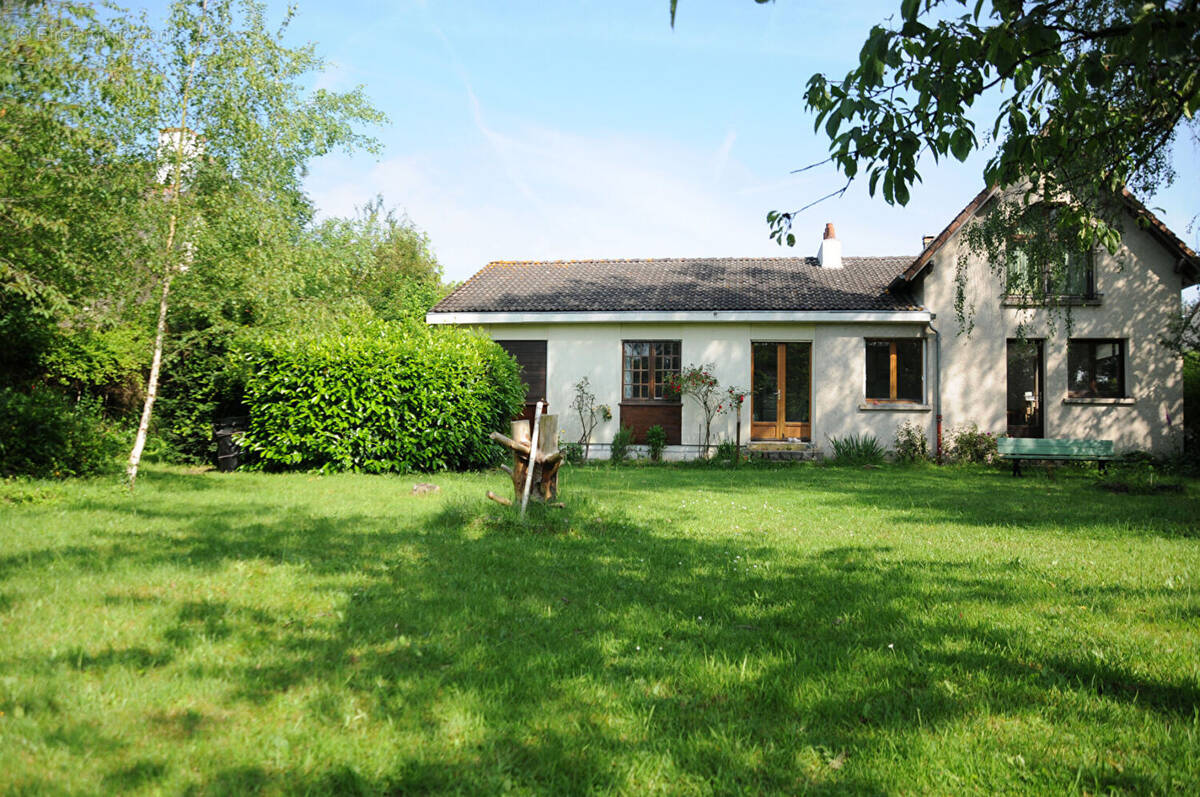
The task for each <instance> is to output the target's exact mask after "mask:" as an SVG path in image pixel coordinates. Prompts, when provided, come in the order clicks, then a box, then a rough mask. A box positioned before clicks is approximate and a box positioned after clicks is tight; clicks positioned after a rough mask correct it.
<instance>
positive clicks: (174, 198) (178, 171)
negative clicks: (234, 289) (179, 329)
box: [125, 0, 208, 490]
mask: <svg viewBox="0 0 1200 797" xmlns="http://www.w3.org/2000/svg"><path fill="white" fill-rule="evenodd" d="M200 13H201V15H202V18H201V22H200V31H201V35H203V32H204V21H205V19H204V15H207V14H208V0H204V3H203V5H202V6H201V8H200ZM195 68H196V51H195V50H194V49H193V50H192V53H191V58H190V59H189V60H188V75H187V82H186V83H185V84H184V86H183V96H182V97H181V99H180V103H179V104H180V108H179V136H178V141H177V143H176V146H175V174H174V176H173V177H172V179H171V203H172V205H173V207H172V208H171V223H170V226H169V227H168V228H167V241H166V246H164V247H163V285H162V297H161V298H160V299H159V302H158V329H157V331H156V332H155V335H154V356H153V358H151V360H150V377H149V379H147V380H146V402H145V403H144V404H143V405H142V419H141V421H139V422H138V430H137V436H136V437H134V440H133V450H132V451H130V452H129V465H128V466H127V467H126V469H125V473H126V477H127V479H128V483H129V489H131V490H132V489H133V486H134V484H135V483H136V481H137V474H138V466H139V465H140V464H141V462H142V450H143V449H144V448H145V447H146V435H147V434H148V433H149V431H150V419H151V417H153V414H154V399H155V397H156V396H157V395H158V375H159V372H160V371H161V370H162V353H163V344H164V343H165V342H166V338H167V297H168V296H169V295H170V293H171V279H172V277H173V276H174V272H175V267H176V263H175V258H174V253H175V230H176V227H177V226H178V223H179V192H180V187H181V186H180V184H181V183H182V176H183V146H184V142H185V141H186V140H187V115H188V101H189V99H190V97H191V93H192V76H193V75H194V74H195Z"/></svg>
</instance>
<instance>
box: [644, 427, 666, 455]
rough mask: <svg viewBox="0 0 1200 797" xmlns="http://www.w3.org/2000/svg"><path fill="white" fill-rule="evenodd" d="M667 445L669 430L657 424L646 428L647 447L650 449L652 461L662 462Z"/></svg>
mask: <svg viewBox="0 0 1200 797" xmlns="http://www.w3.org/2000/svg"><path fill="white" fill-rule="evenodd" d="M666 447H667V430H666V429H664V428H662V427H661V426H659V425H657V424H655V425H654V426H651V427H650V428H649V429H647V430H646V448H648V449H649V450H650V460H651V461H652V462H662V454H663V449H664V448H666Z"/></svg>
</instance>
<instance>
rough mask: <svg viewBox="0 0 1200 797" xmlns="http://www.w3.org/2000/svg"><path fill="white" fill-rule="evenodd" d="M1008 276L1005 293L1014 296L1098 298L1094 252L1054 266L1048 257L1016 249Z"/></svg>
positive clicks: (1076, 255) (1077, 254)
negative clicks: (1093, 264) (1093, 260)
mask: <svg viewBox="0 0 1200 797" xmlns="http://www.w3.org/2000/svg"><path fill="white" fill-rule="evenodd" d="M1012 258H1013V259H1012V261H1011V262H1010V263H1009V264H1008V269H1007V272H1006V275H1005V285H1004V292H1005V293H1006V294H1008V295H1010V296H1072V297H1079V298H1083V299H1091V298H1095V296H1096V272H1095V269H1094V268H1093V266H1092V253H1091V252H1076V253H1072V254H1069V255H1067V258H1066V263H1065V264H1062V265H1059V266H1058V267H1054V266H1053V265H1051V264H1049V263H1047V262H1046V260H1045V258H1043V257H1039V256H1038V255H1036V254H1033V253H1031V252H1030V251H1028V250H1026V249H1024V248H1016V247H1014V249H1013V252H1012Z"/></svg>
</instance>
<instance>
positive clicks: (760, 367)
mask: <svg viewBox="0 0 1200 797" xmlns="http://www.w3.org/2000/svg"><path fill="white" fill-rule="evenodd" d="M750 352H751V376H750V379H751V382H750V384H751V385H752V387H751V390H750V438H751V439H752V440H787V439H789V438H798V439H800V440H811V439H812V423H811V422H810V418H809V407H810V404H811V400H810V399H811V396H812V344H811V343H751V344H750Z"/></svg>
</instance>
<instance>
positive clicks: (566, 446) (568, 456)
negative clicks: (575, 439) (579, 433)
mask: <svg viewBox="0 0 1200 797" xmlns="http://www.w3.org/2000/svg"><path fill="white" fill-rule="evenodd" d="M558 450H559V451H561V452H562V455H563V462H566V463H567V464H568V465H582V464H583V462H584V456H583V446H582V445H580V444H579V443H572V442H567V441H566V440H562V439H560V440H559V441H558Z"/></svg>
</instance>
